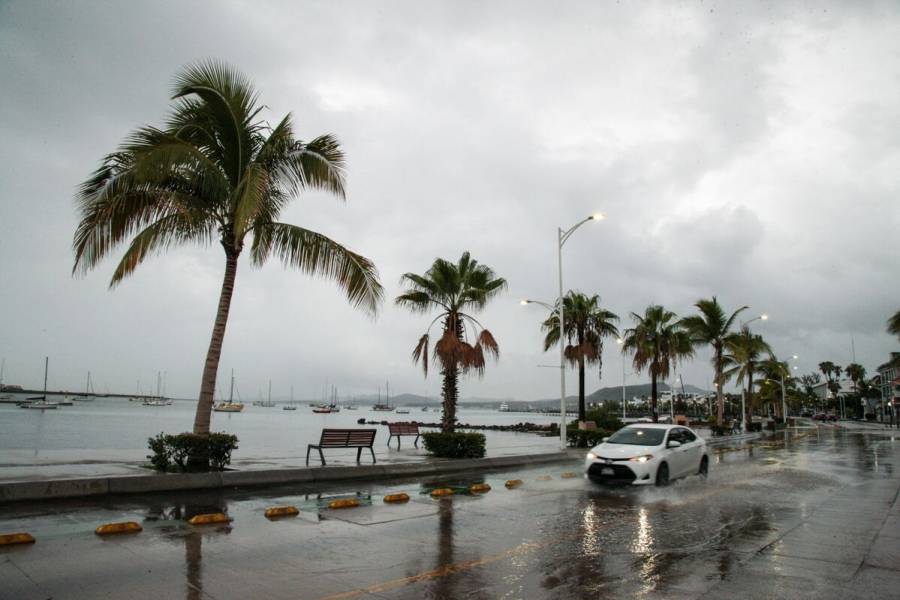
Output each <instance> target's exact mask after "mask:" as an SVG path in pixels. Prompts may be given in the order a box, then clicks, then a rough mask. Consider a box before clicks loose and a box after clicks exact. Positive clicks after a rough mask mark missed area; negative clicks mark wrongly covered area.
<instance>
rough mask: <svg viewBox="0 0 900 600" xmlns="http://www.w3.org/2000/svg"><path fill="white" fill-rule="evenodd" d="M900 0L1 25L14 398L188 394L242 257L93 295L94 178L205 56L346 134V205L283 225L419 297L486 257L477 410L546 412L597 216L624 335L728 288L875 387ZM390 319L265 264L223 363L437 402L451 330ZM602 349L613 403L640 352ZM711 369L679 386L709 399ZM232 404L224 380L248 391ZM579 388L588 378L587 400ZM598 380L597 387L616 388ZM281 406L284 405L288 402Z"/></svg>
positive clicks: (892, 228)
mask: <svg viewBox="0 0 900 600" xmlns="http://www.w3.org/2000/svg"><path fill="white" fill-rule="evenodd" d="M898 26H900V14H898V11H897V10H896V5H895V4H894V3H891V2H870V3H853V4H847V3H833V4H830V3H823V4H817V5H815V6H814V7H813V6H811V5H805V4H800V3H796V4H794V3H790V4H789V3H783V2H770V3H765V2H760V3H753V4H749V3H709V2H706V3H696V4H691V5H673V4H671V3H653V4H642V5H640V6H637V5H619V4H616V5H613V4H607V3H587V2H584V3H569V4H564V5H562V6H551V5H550V4H547V3H531V4H525V3H519V2H516V3H489V4H485V3H456V2H454V3H449V2H448V3H440V2H435V3H413V2H394V3H364V2H359V3H327V2H305V3H302V4H297V3H279V2H271V3H256V2H231V3H219V2H215V3H213V2H192V3H177V2H152V3H151V2H132V3H116V2H90V3H88V2H81V3H69V4H59V3H52V2H25V1H13V2H6V3H3V4H2V5H0V77H2V80H3V81H4V86H2V88H0V103H2V106H3V111H2V113H0V131H2V134H3V140H4V142H5V143H4V144H2V145H0V198H2V201H0V281H2V282H3V285H2V286H0V306H2V309H3V310H2V311H0V331H2V332H3V333H2V336H0V355H2V356H5V357H6V358H7V368H8V379H9V380H10V381H19V382H22V383H26V384H36V383H37V382H38V381H39V377H40V372H41V367H42V366H41V358H42V357H43V356H44V355H45V354H49V355H50V356H51V366H52V372H51V377H52V380H53V382H54V383H55V384H56V385H59V386H67V387H71V388H77V387H80V386H81V385H82V383H81V382H82V381H83V378H84V375H85V372H86V371H87V370H88V369H90V370H92V371H93V372H94V373H95V378H96V379H98V380H99V381H101V385H103V386H109V388H110V389H125V390H130V389H133V388H134V386H135V385H136V382H137V380H138V379H141V381H142V382H143V385H147V382H150V381H155V373H156V371H157V370H166V371H167V372H168V375H169V380H170V389H171V391H172V392H174V393H177V394H179V395H183V396H191V395H194V394H195V393H196V391H197V389H198V387H199V376H200V369H201V366H202V362H203V357H204V353H205V349H206V344H207V342H208V339H209V332H210V327H211V322H212V316H213V311H214V307H215V302H216V300H217V294H218V286H219V283H220V277H221V272H222V269H223V266H222V257H221V256H220V251H219V250H218V249H216V248H205V249H204V248H191V247H188V248H183V249H179V250H176V251H172V252H170V253H169V254H168V255H166V256H163V257H158V258H154V259H151V260H150V261H149V262H148V263H146V264H145V265H144V266H143V267H142V268H141V269H140V270H139V271H138V272H137V273H136V274H135V276H134V277H133V278H132V279H131V281H128V282H126V283H125V284H123V285H122V286H120V287H119V288H118V289H116V290H115V291H113V292H109V291H107V290H106V283H107V281H108V277H109V275H110V273H111V270H112V268H113V266H114V264H115V261H114V260H110V261H107V262H106V263H104V264H103V265H102V266H101V268H99V269H98V270H97V271H96V272H95V273H92V274H90V275H89V276H88V277H86V278H83V279H75V280H73V279H71V277H70V274H69V271H70V268H71V252H70V242H71V235H72V232H73V229H74V225H75V220H76V216H75V214H74V209H73V204H72V196H73V192H74V190H75V188H76V186H77V185H78V183H79V182H80V181H81V180H82V179H83V178H85V177H86V176H87V175H88V173H89V172H90V171H91V170H92V169H93V168H94V167H95V165H96V163H97V161H98V160H99V158H100V157H101V156H102V155H103V154H104V153H106V152H108V151H110V150H112V149H113V148H114V147H115V145H116V144H117V143H118V142H119V141H120V140H121V139H122V138H123V136H124V135H125V134H127V132H128V131H130V130H131V129H133V128H134V127H136V126H138V125H141V124H144V123H159V122H160V121H161V119H162V117H163V116H164V114H165V111H166V107H167V105H168V95H169V91H170V87H171V81H172V76H173V75H174V73H175V72H176V71H177V70H178V69H179V68H180V67H181V66H182V65H184V64H186V63H188V62H191V61H193V60H197V59H200V58H205V57H211V56H212V57H218V58H222V59H224V60H227V61H229V62H231V63H232V64H234V65H235V66H237V67H238V68H240V69H242V70H244V71H245V72H247V73H248V74H250V75H251V76H252V77H253V79H254V81H255V82H256V84H257V86H258V87H259V89H260V92H261V94H262V98H263V100H264V102H266V104H267V106H268V108H269V111H268V112H267V113H266V118H268V119H270V120H276V119H278V118H280V117H281V116H282V115H283V114H284V113H286V112H289V111H290V112H293V113H294V114H295V117H296V122H297V124H298V129H299V134H300V135H301V137H307V138H309V137H312V136H314V135H317V134H319V133H323V132H333V133H335V134H337V135H338V136H339V138H340V139H341V141H342V143H343V144H344V147H345V150H346V152H347V154H348V157H349V164H350V170H349V192H350V193H349V199H348V202H347V204H346V205H342V204H341V203H340V202H338V201H336V200H335V199H333V198H330V197H328V196H326V195H323V194H309V195H305V196H303V197H302V198H300V199H298V200H297V202H295V203H294V204H293V205H292V207H291V208H290V210H289V211H288V212H287V214H286V215H285V219H286V220H288V221H292V222H297V223H301V224H303V225H304V226H307V227H310V228H313V229H316V230H319V231H322V232H323V233H326V234H328V235H331V236H333V237H334V238H335V239H337V240H339V241H342V242H344V243H346V244H348V245H350V246H351V247H353V248H354V249H357V250H359V251H360V252H363V253H364V254H366V255H368V256H370V257H371V258H373V259H374V260H375V261H376V264H377V265H378V266H379V268H380V270H381V274H382V277H383V280H384V283H385V284H386V287H387V295H388V297H389V298H391V297H393V296H394V295H395V294H396V293H397V292H398V291H399V286H398V284H397V282H398V280H399V277H400V275H401V274H402V273H403V272H406V271H423V270H424V269H426V268H427V267H428V265H429V264H430V262H431V261H432V260H433V259H434V257H436V256H445V257H455V256H458V255H459V253H460V252H462V251H463V250H470V251H471V252H472V253H473V255H474V256H475V257H476V258H478V259H479V260H481V261H482V262H485V263H487V264H489V265H491V266H492V267H494V268H495V270H496V271H498V272H499V273H500V274H501V275H503V276H505V277H506V278H507V279H508V280H509V282H510V290H509V294H508V296H507V297H506V298H502V299H500V300H499V301H497V302H496V303H495V304H494V305H493V306H491V307H489V308H488V309H487V310H486V311H485V313H484V315H483V320H484V322H485V323H486V324H487V325H488V326H489V328H490V329H491V330H492V331H493V332H494V333H495V335H496V336H497V338H498V339H499V341H500V343H501V347H502V352H503V355H502V358H501V361H500V363H499V364H498V365H497V366H496V367H494V368H491V369H489V370H488V372H487V375H486V377H485V378H484V379H483V380H482V381H478V380H474V379H473V380H470V381H467V382H465V384H464V388H463V393H464V395H481V396H515V397H520V398H535V397H551V396H553V395H554V393H555V391H556V387H555V386H556V381H555V379H554V376H553V372H552V371H549V370H547V369H541V368H536V365H538V364H544V363H549V362H552V361H553V355H552V353H551V354H548V355H542V354H541V352H540V347H541V343H540V342H541V335H540V331H539V329H538V325H539V323H540V321H541V319H542V317H543V314H541V313H540V311H538V310H536V309H533V308H531V307H529V308H521V307H519V306H518V305H517V300H518V298H520V297H526V296H527V297H535V298H542V299H552V296H553V294H554V293H555V285H556V272H555V261H556V257H555V248H554V241H553V240H554V237H555V233H554V232H555V227H557V226H560V225H561V226H565V225H568V224H570V223H572V222H575V221H577V220H579V219H580V218H581V217H582V216H583V215H587V214H590V213H593V212H595V211H596V210H598V209H599V210H603V211H604V212H606V213H607V214H608V216H609V218H608V220H606V221H604V222H602V223H596V224H590V225H588V226H585V228H584V229H583V230H581V231H579V232H578V234H577V235H576V236H574V237H573V238H572V239H571V241H570V242H569V244H568V245H567V246H566V248H565V279H566V284H567V287H574V288H578V289H581V290H584V291H587V292H597V293H600V294H601V295H602V297H603V298H604V301H605V302H606V303H607V304H608V306H609V307H610V308H611V309H612V310H614V311H616V312H618V313H619V314H620V315H622V316H623V323H622V324H623V326H627V325H629V324H630V319H628V318H627V315H628V313H629V312H631V311H636V312H640V311H642V310H643V308H644V307H645V306H646V305H647V304H649V303H651V302H657V303H662V304H665V305H666V306H667V307H669V308H671V309H672V310H675V311H676V312H679V313H687V312H689V311H690V310H691V307H692V304H693V303H694V302H695V301H696V300H697V299H698V298H700V297H704V296H709V295H712V294H716V295H718V296H719V298H720V300H721V301H723V302H724V303H725V304H726V306H728V307H737V306H738V305H741V304H749V305H751V306H752V307H753V311H755V312H761V311H766V312H769V313H770V314H771V315H772V318H771V319H770V320H769V321H768V322H766V323H765V324H758V327H759V330H760V331H761V332H762V333H764V334H765V335H766V336H767V337H769V338H770V339H771V341H772V342H773V344H774V345H775V347H776V349H777V350H778V351H779V352H781V353H783V354H790V353H798V354H801V355H802V356H803V361H805V362H802V366H803V367H804V368H806V369H809V368H812V367H814V365H815V363H817V362H819V361H820V360H824V359H830V360H834V361H835V362H838V363H846V362H848V361H849V360H850V338H851V336H853V337H854V339H855V346H856V352H857V356H858V359H859V360H860V361H862V362H864V363H865V364H866V365H867V366H868V367H869V368H871V367H874V366H875V365H876V364H877V363H878V362H880V361H881V360H882V358H883V357H884V356H885V355H886V353H887V352H888V351H890V350H892V349H896V341H895V340H892V339H891V338H890V337H889V336H887V335H886V334H885V333H883V330H884V321H885V319H886V317H887V315H888V314H889V313H891V312H892V311H894V310H896V309H897V308H900V307H898V300H897V299H898V298H900V281H898V279H897V272H898V267H900V264H898V260H897V252H896V249H895V247H894V246H895V245H896V243H895V238H896V234H895V232H896V231H897V230H898V227H900V210H898V204H897V199H896V195H897V189H898V184H900V175H898V173H900V170H898V169H897V165H898V162H900V140H898V135H897V127H896V125H897V124H898V122H900V108H898V106H900V105H898V103H897V101H896V100H897V98H898V97H900V81H898V79H897V77H896V60H895V57H896V56H897V53H898V50H900V42H898V39H900V38H898V36H897V35H896V32H897V29H898ZM428 321H429V320H428V319H427V318H425V317H420V316H414V315H410V314H406V313H404V312H402V311H400V310H399V309H397V308H395V307H394V306H392V305H391V304H386V305H385V307H384V309H383V311H382V313H381V315H380V317H379V318H378V320H377V321H374V322H373V321H371V320H369V319H367V318H366V317H365V316H364V315H362V314H360V313H358V312H357V311H354V310H352V309H351V308H349V307H348V306H346V305H345V303H344V302H343V301H342V299H341V298H340V296H339V294H338V293H337V292H336V290H335V288H334V286H332V285H331V284H329V283H327V282H317V281H312V280H309V279H307V278H306V277H303V276H300V275H298V274H296V273H291V272H288V271H284V270H283V269H282V268H281V266H280V265H278V264H271V265H267V266H266V267H264V268H263V269H261V270H252V269H251V268H250V266H249V264H247V263H242V264H241V266H240V270H239V275H238V288H237V294H236V296H235V302H234V306H233V309H232V314H231V321H230V323H229V329H228V334H227V338H226V344H225V351H224V354H223V362H222V369H223V371H222V372H223V373H224V372H225V370H227V369H229V368H231V367H234V368H235V369H236V371H237V373H238V378H239V381H240V382H241V386H242V391H243V393H244V394H249V395H251V396H252V395H255V394H256V391H257V390H258V389H260V388H263V387H264V386H265V382H266V380H267V379H269V378H271V379H272V380H273V382H274V386H275V390H276V392H277V393H280V394H286V393H287V388H288V385H290V384H293V385H294V386H295V388H296V389H297V393H298V396H299V395H303V394H317V393H318V390H320V389H321V386H322V384H323V383H324V380H325V378H328V379H329V380H330V381H333V382H337V383H338V385H340V386H341V389H342V390H344V391H345V392H347V393H364V392H371V391H374V390H375V388H376V386H377V385H379V383H381V382H383V380H384V379H387V378H390V379H391V381H392V386H393V387H394V388H395V389H398V390H408V391H411V392H416V393H431V394H437V392H438V390H439V384H438V381H437V380H436V379H433V378H430V379H429V380H423V379H422V377H421V374H420V373H419V372H418V371H417V370H416V369H415V368H414V366H413V365H412V363H411V361H410V360H409V353H410V351H411V349H412V345H413V344H414V342H415V340H416V339H417V337H418V335H420V333H421V331H422V330H423V329H424V327H426V326H427V324H428ZM614 346H615V345H614V344H610V345H608V347H607V349H606V352H605V361H606V363H607V368H605V369H604V373H605V377H604V381H603V384H608V385H615V384H618V383H619V381H620V378H621V375H616V373H617V372H618V371H619V369H620V365H621V357H620V356H619V355H618V354H617V353H616V349H615V347H614ZM706 358H707V357H706V355H705V354H704V353H701V354H700V355H699V356H698V359H697V360H696V361H694V362H693V363H691V364H688V365H685V366H684V367H683V368H684V373H685V376H686V379H687V380H688V381H693V382H694V383H697V384H700V385H704V384H705V382H706V380H707V378H708V377H709V373H708V371H709V369H708V367H707V364H706ZM222 377H223V379H222V380H223V381H224V375H223V376H222ZM572 382H573V383H574V378H573V380H572ZM597 384H598V382H597V380H596V376H595V375H593V376H592V378H591V379H590V385H591V386H594V385H597ZM279 390H280V391H279Z"/></svg>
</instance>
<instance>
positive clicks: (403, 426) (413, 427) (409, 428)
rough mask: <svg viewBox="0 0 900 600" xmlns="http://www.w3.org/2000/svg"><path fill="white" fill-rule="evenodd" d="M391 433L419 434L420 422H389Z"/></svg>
mask: <svg viewBox="0 0 900 600" xmlns="http://www.w3.org/2000/svg"><path fill="white" fill-rule="evenodd" d="M388 431H389V432H390V434H391V435H419V424H418V423H388Z"/></svg>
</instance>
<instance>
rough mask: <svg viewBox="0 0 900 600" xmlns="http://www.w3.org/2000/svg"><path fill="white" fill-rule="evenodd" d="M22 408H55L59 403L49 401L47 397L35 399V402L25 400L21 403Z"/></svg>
mask: <svg viewBox="0 0 900 600" xmlns="http://www.w3.org/2000/svg"><path fill="white" fill-rule="evenodd" d="M19 407H20V408H36V409H39V410H47V409H55V408H59V404H57V403H56V402H47V400H46V399H43V400H35V401H34V402H25V403H23V404H20V405H19Z"/></svg>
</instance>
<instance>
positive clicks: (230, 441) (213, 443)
mask: <svg viewBox="0 0 900 600" xmlns="http://www.w3.org/2000/svg"><path fill="white" fill-rule="evenodd" d="M237 443H238V439H237V436H236V435H232V434H230V433H210V434H209V465H210V466H211V467H212V468H213V469H215V470H216V471H221V470H223V469H224V468H225V467H226V466H228V465H229V464H231V453H232V452H233V451H235V450H237V448H238V445H237Z"/></svg>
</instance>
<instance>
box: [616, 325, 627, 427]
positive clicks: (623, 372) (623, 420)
mask: <svg viewBox="0 0 900 600" xmlns="http://www.w3.org/2000/svg"><path fill="white" fill-rule="evenodd" d="M624 343H625V340H623V339H622V338H616V344H618V345H619V346H622V345H623V344H624ZM625 418H626V417H625V351H624V348H623V350H622V422H623V423H624V422H625Z"/></svg>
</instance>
